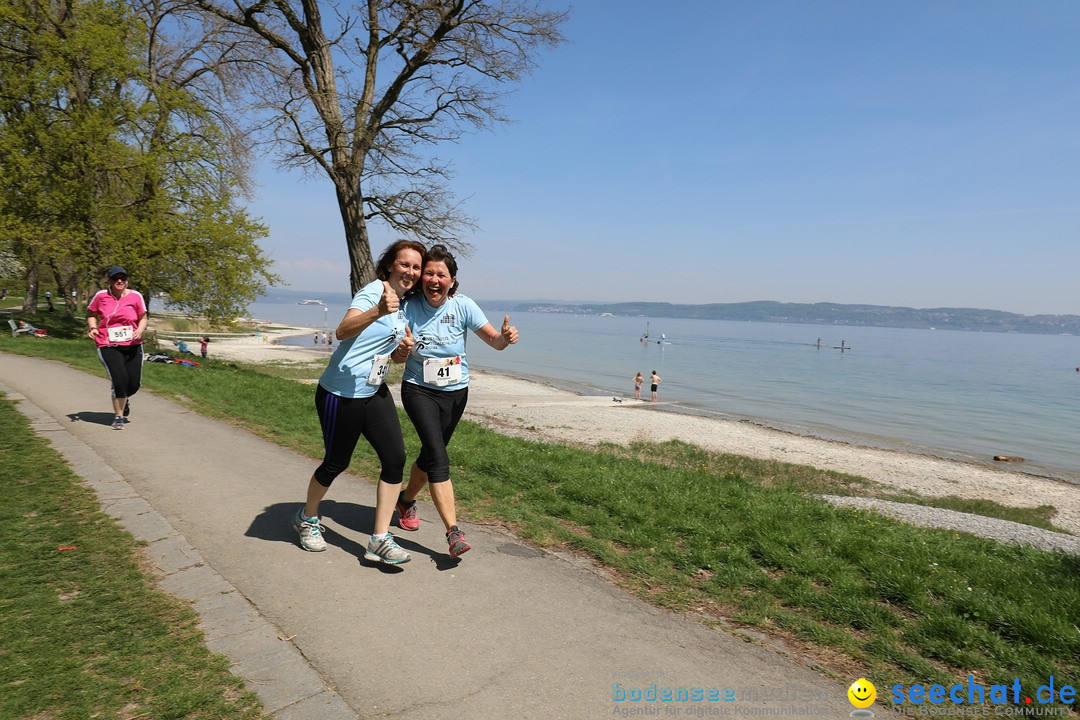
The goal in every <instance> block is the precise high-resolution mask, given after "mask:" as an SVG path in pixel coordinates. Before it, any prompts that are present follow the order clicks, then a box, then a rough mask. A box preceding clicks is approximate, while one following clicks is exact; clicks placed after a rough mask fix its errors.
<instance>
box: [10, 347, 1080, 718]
mask: <svg viewBox="0 0 1080 720" xmlns="http://www.w3.org/2000/svg"><path fill="white" fill-rule="evenodd" d="M50 330H51V329H50ZM12 350H15V351H18V352H25V353H32V354H40V355H43V356H47V357H52V358H55V359H59V360H63V361H66V362H69V363H71V364H73V365H76V366H78V367H82V368H85V369H87V370H90V371H91V372H95V373H99V372H100V368H98V367H97V361H96V359H95V358H94V356H93V353H92V352H91V351H90V348H89V345H88V344H87V343H86V342H82V341H77V340H65V339H63V337H62V334H61V333H58V338H57V339H55V340H49V341H30V340H29V339H25V338H24V339H19V340H12V339H11V338H10V337H7V338H0V351H12ZM172 369H173V368H171V367H169V366H159V367H155V366H154V365H153V364H148V365H147V366H146V373H145V375H146V377H145V383H144V386H145V387H146V388H147V389H149V390H152V391H153V392H156V393H158V394H161V395H163V396H166V397H170V398H173V399H176V400H177V401H178V402H181V403H183V404H184V405H186V406H188V407H189V408H191V409H193V410H195V411H197V412H200V413H204V414H206V415H209V416H213V417H218V418H222V419H225V420H227V421H229V422H231V423H233V424H235V425H238V426H242V427H246V428H250V429H251V430H252V431H254V432H256V433H258V434H260V435H262V436H264V437H267V438H270V439H272V440H274V441H275V442H278V443H280V444H282V445H285V446H287V447H290V448H293V449H295V450H297V451H298V452H301V453H305V454H307V455H309V456H311V457H313V458H315V457H319V456H321V451H322V444H321V438H320V435H319V430H318V419H317V418H316V416H315V412H314V410H313V408H312V404H311V398H312V393H313V389H312V387H311V386H307V385H302V384H299V383H296V382H292V381H290V380H289V379H287V376H288V375H289V373H288V372H283V371H282V369H281V368H278V369H276V370H273V371H272V372H271V374H267V372H264V371H263V370H260V368H258V367H246V366H242V365H239V364H234V363H226V362H217V361H214V360H213V359H211V360H210V361H208V362H207V363H206V365H205V366H204V367H203V368H201V369H197V370H190V371H189V372H185V373H183V374H179V373H175V372H167V371H169V370H172ZM310 370H311V369H310V368H307V369H304V370H303V371H302V373H303V374H304V376H307V377H311V376H313V374H312V373H311V372H310ZM283 374H284V375H285V376H286V377H279V376H280V375H283ZM315 374H317V373H315ZM274 375H278V376H274ZM466 417H468V414H467V413H466ZM402 427H403V428H404V429H405V431H406V445H407V447H408V450H409V453H410V456H413V455H414V454H415V452H416V451H417V450H418V447H417V441H416V437H415V435H414V434H413V433H412V429H411V425H410V423H409V422H408V420H407V418H405V417H404V414H402ZM451 449H452V458H453V461H454V468H453V475H454V486H455V490H456V492H457V495H458V509H459V514H460V515H461V517H462V518H463V519H466V520H470V521H473V522H486V523H497V524H501V525H504V526H507V527H510V528H512V529H513V530H514V531H515V532H516V533H517V534H518V535H520V536H521V537H523V538H526V539H528V540H530V541H531V542H533V543H535V544H537V545H540V546H546V547H561V548H566V549H569V550H572V551H575V552H580V553H585V554H587V555H589V556H591V557H593V558H595V559H596V560H597V561H598V562H600V563H602V564H603V565H604V566H606V567H607V568H609V569H610V571H611V573H612V575H613V577H615V578H616V582H618V583H619V584H620V585H622V586H623V587H625V588H626V589H628V590H629V591H631V592H634V593H637V594H638V595H640V596H642V597H645V598H647V599H648V600H649V601H650V602H652V603H655V604H657V605H660V606H664V607H668V608H671V609H673V610H676V611H679V612H693V613H696V614H698V615H699V616H700V617H702V618H704V619H705V621H706V622H715V623H717V624H723V625H724V626H726V627H728V628H729V629H730V628H734V629H735V631H736V632H738V631H739V629H746V630H751V631H754V632H757V633H764V634H766V635H769V636H772V637H775V638H779V639H782V640H784V641H785V642H786V643H788V644H789V645H790V646H794V647H795V648H797V649H798V650H799V651H801V652H804V653H807V654H809V655H811V656H813V657H815V658H817V659H818V660H819V662H820V664H821V665H822V667H823V668H825V670H826V672H828V673H830V674H832V675H833V676H834V677H835V678H836V679H838V680H840V681H842V682H843V683H844V684H845V686H846V685H847V683H849V682H850V681H851V680H852V679H854V678H856V677H859V676H865V677H867V678H869V679H870V680H871V681H872V682H874V683H875V684H876V685H877V687H878V688H879V697H880V698H881V699H882V701H884V700H885V699H886V698H887V692H885V691H884V688H888V687H889V686H891V685H892V684H894V683H904V684H909V685H910V684H913V683H921V684H924V685H929V684H933V683H941V684H944V685H946V686H948V685H950V684H952V683H954V682H959V681H961V680H965V679H966V677H967V675H968V674H972V675H974V676H975V678H976V681H978V682H980V683H982V684H984V685H987V686H989V685H991V684H995V683H1001V684H1009V683H1011V682H1012V680H1013V679H1014V678H1018V679H1019V680H1020V682H1021V684H1022V686H1023V687H1024V688H1025V689H1030V691H1031V692H1034V689H1035V688H1037V687H1038V686H1040V685H1043V684H1046V683H1047V682H1048V681H1049V678H1050V676H1054V678H1055V679H1056V681H1057V682H1058V683H1059V684H1064V683H1069V684H1072V685H1074V686H1075V685H1076V684H1077V683H1076V681H1077V680H1078V679H1080V672H1078V670H1080V631H1078V630H1077V627H1078V624H1080V583H1078V582H1077V578H1078V577H1080V558H1077V557H1074V556H1068V555H1064V554H1062V553H1049V552H1044V551H1039V550H1035V549H1030V548H1025V547H1016V546H1005V545H999V544H997V543H994V542H991V541H988V540H982V539H979V538H975V537H972V536H969V535H964V534H960V533H956V532H952V531H940V530H928V529H921V528H915V527H910V526H906V525H902V524H900V523H898V522H895V521H892V520H889V519H887V518H884V517H881V516H879V515H875V514H872V513H869V512H865V511H860V510H855V509H847V508H836V507H833V506H830V505H828V504H826V503H824V502H821V501H818V500H816V499H814V498H813V497H812V495H813V494H814V493H820V492H830V493H835V494H870V493H875V492H877V491H876V489H875V488H874V487H873V485H872V483H870V482H869V481H867V480H865V479H862V478H857V477H853V476H846V475H840V474H837V473H831V472H825V471H820V470H816V469H812V468H808V467H803V466H796V465H788V464H784V463H778V462H769V461H759V460H753V459H749V458H745V457H738V456H730V455H719V454H715V453H707V452H705V451H702V450H700V449H698V448H696V447H693V446H691V445H688V444H685V443H677V442H674V443H665V444H662V445H651V446H646V445H636V446H631V447H630V448H621V447H614V446H613V447H602V448H599V449H595V450H588V449H580V448H572V447H565V446H561V445H555V444H548V443H538V442H530V441H526V440H522V439H519V438H510V437H505V436H501V435H498V434H496V433H494V432H491V431H488V430H486V429H484V428H482V427H480V426H479V425H477V424H475V423H470V422H468V421H465V422H463V423H462V424H461V425H460V426H459V429H458V431H457V433H456V434H455V436H454V442H453V445H452V448H451ZM375 466H376V458H375V457H374V454H373V453H372V452H371V450H370V448H369V447H368V446H367V445H366V444H365V443H360V446H359V449H358V452H357V456H356V463H355V466H354V469H356V470H357V471H358V472H361V473H365V472H366V473H367V474H369V475H373V474H374V473H371V470H373V469H374V468H375ZM907 499H909V500H911V499H914V498H907ZM937 504H948V503H937ZM962 509H967V510H969V511H977V512H982V513H984V514H988V515H1005V516H1009V518H1010V519H1019V520H1020V521H1027V522H1032V523H1033V524H1035V523H1041V524H1043V525H1045V524H1046V523H1047V522H1048V520H1049V521H1052V517H1051V516H1052V511H1051V509H1047V508H1044V509H1042V510H1041V511H1038V512H1034V513H1031V512H1027V513H1023V512H1017V513H1013V514H1011V515H1010V513H1011V512H1012V511H1008V512H1006V511H1005V510H1003V509H1002V508H1001V507H1000V506H997V505H994V504H993V503H982V504H973V505H971V506H967V507H964V508H962Z"/></svg>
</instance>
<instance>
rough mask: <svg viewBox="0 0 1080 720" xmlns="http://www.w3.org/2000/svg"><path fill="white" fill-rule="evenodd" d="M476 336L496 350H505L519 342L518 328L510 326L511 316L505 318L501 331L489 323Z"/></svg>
mask: <svg viewBox="0 0 1080 720" xmlns="http://www.w3.org/2000/svg"><path fill="white" fill-rule="evenodd" d="M476 336H477V337H478V338H480V339H481V340H483V341H484V342H486V343H487V344H488V345H490V346H491V347H493V348H495V349H496V350H505V349H506V348H508V347H510V346H511V345H513V344H514V343H516V342H517V341H518V331H517V328H516V327H515V326H513V325H511V324H510V316H509V315H507V316H506V317H504V318H503V324H502V329H501V330H496V329H495V326H494V325H492V324H491V323H488V324H487V325H485V326H484V327H482V328H480V329H479V330H477V331H476Z"/></svg>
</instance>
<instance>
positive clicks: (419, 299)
mask: <svg viewBox="0 0 1080 720" xmlns="http://www.w3.org/2000/svg"><path fill="white" fill-rule="evenodd" d="M457 274H458V267H457V260H455V259H454V256H453V255H451V254H450V251H449V250H447V248H446V247H445V246H443V245H435V246H434V247H432V248H431V249H430V250H428V252H427V254H426V255H425V256H424V269H423V272H422V274H421V278H420V292H419V293H418V294H417V295H416V296H415V297H413V298H411V299H410V300H409V301H408V302H407V303H405V318H406V320H407V321H408V323H409V328H410V330H411V331H412V335H413V338H415V340H416V345H415V348H414V350H413V351H412V352H411V353H406V352H404V351H403V350H404V349H403V348H399V354H398V355H397V356H396V357H397V359H402V360H406V363H405V375H404V378H403V379H402V382H401V404H402V405H404V406H405V412H406V413H407V414H408V415H409V419H410V420H411V421H412V424H413V426H414V427H415V428H416V434H417V435H419V436H420V444H421V447H420V455H419V456H418V457H417V458H416V461H415V462H414V463H413V465H412V468H411V469H410V471H409V484H408V486H407V487H406V488H405V492H403V493H401V496H400V497H399V498H398V502H397V511H398V526H399V527H400V528H401V529H402V530H418V529H419V528H420V519H419V518H418V517H417V515H416V496H417V495H419V494H420V491H421V490H422V489H423V488H424V485H425V484H428V483H430V486H431V500H432V502H433V503H434V504H435V509H436V510H437V511H438V513H439V518H440V519H441V520H442V522H443V525H444V526H445V528H446V543H447V545H448V547H449V552H450V557H454V558H456V557H458V556H460V555H461V554H462V553H465V552H467V551H468V550H469V549H470V548H471V547H472V546H471V545H470V544H469V543H468V542H467V541H466V540H465V534H464V533H463V532H461V529H460V528H459V527H458V525H457V507H456V503H455V500H454V485H453V483H452V482H451V481H450V455H449V453H448V452H447V450H446V446H447V444H448V443H449V442H450V438H451V437H452V436H453V434H454V428H456V427H457V424H458V421H459V420H460V419H461V415H462V413H464V412H465V405H466V404H467V403H468V400H469V363H468V360H467V358H466V354H465V340H466V338H467V335H468V332H469V331H470V330H471V331H472V332H475V333H476V335H477V337H479V338H480V339H481V340H483V341H484V342H486V343H487V344H488V345H490V346H491V347H493V348H495V349H496V350H505V349H506V348H508V347H509V346H511V345H513V344H514V343H516V342H517V341H518V331H517V328H516V327H514V326H513V325H511V324H510V316H509V315H507V316H505V317H504V318H503V322H502V328H501V329H499V330H496V329H495V328H494V327H493V326H492V324H491V323H490V322H488V319H487V317H486V316H485V315H484V312H483V311H482V310H481V309H480V308H479V306H477V304H476V303H475V302H473V301H472V300H471V299H470V298H468V297H466V296H465V295H461V294H458V293H457V288H458V282H457Z"/></svg>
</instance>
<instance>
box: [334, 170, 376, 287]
mask: <svg viewBox="0 0 1080 720" xmlns="http://www.w3.org/2000/svg"><path fill="white" fill-rule="evenodd" d="M351 184H352V183H342V182H338V183H335V187H336V188H337V200H338V208H339V209H340V210H341V222H342V224H343V225H344V227H345V244H346V245H347V246H348V248H349V286H350V289H351V292H352V294H353V295H355V294H356V292H357V291H358V290H359V289H360V288H362V287H364V286H365V285H367V284H368V283H369V282H371V281H372V280H374V279H375V264H374V262H373V261H372V258H371V243H370V242H369V241H368V231H367V218H365V217H364V204H363V200H362V196H361V194H360V188H359V183H356V184H355V187H353V188H348V189H346V187H345V186H347V185H351Z"/></svg>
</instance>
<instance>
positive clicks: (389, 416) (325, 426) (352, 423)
mask: <svg viewBox="0 0 1080 720" xmlns="http://www.w3.org/2000/svg"><path fill="white" fill-rule="evenodd" d="M315 409H316V410H318V412H319V422H320V423H321V424H322V431H323V446H324V447H325V448H326V450H325V454H324V455H323V461H322V464H321V465H319V467H317V468H315V480H316V481H317V482H318V483H319V484H320V485H322V486H323V487H330V484H331V483H332V482H334V478H336V477H337V476H338V475H340V474H341V473H343V472H345V469H346V468H348V467H349V463H350V462H352V454H353V450H355V449H356V443H357V442H358V441H359V440H360V436H361V435H363V436H364V438H366V439H367V441H368V442H369V443H370V444H371V447H372V448H373V449H374V450H375V454H376V455H378V456H379V462H380V463H382V468H381V470H380V471H379V479H380V480H382V481H383V482H385V483H389V484H391V485H400V484H401V475H402V473H403V472H404V471H405V441H404V440H402V439H401V422H400V421H399V420H398V414H397V408H396V407H395V406H394V398H392V397H391V396H390V390H389V388H387V387H386V384H385V383H384V384H383V385H381V386H380V387H379V389H378V390H377V391H376V392H375V394H374V395H372V396H370V397H365V398H347V397H341V396H340V395H335V394H334V393H332V392H328V391H327V390H326V389H325V388H324V387H323V386H322V385H320V386H319V389H318V390H316V391H315Z"/></svg>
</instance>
